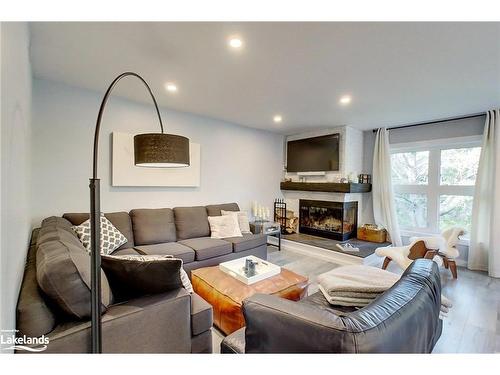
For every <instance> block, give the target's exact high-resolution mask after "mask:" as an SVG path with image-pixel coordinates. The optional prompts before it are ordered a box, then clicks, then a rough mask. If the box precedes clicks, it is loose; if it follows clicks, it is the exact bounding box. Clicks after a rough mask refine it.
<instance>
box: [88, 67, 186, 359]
mask: <svg viewBox="0 0 500 375" xmlns="http://www.w3.org/2000/svg"><path fill="white" fill-rule="evenodd" d="M129 76H130V77H136V78H138V79H139V80H140V81H141V82H142V83H143V84H144V86H146V89H147V90H148V92H149V94H150V95H151V99H153V103H154V106H155V109H156V113H157V115H158V121H159V122H160V130H161V133H146V134H138V135H136V136H134V162H135V165H136V166H138V167H156V168H176V167H188V166H189V139H188V138H186V137H183V136H180V135H175V134H165V133H164V130H163V122H162V121H161V115H160V110H159V109H158V104H157V102H156V99H155V96H154V95H153V92H152V91H151V88H150V87H149V85H148V84H147V82H146V81H145V80H144V78H142V77H141V76H140V75H139V74H137V73H133V72H125V73H122V74H120V75H119V76H118V77H116V78H115V79H114V80H113V82H111V84H110V85H109V87H108V89H107V90H106V93H105V94H104V97H103V99H102V102H101V107H100V108H99V114H98V115H97V122H96V127H95V134H94V159H93V173H92V178H91V179H90V185H89V187H90V235H91V253H90V257H91V264H90V266H91V322H92V325H91V346H92V353H101V352H102V339H101V202H100V184H99V181H100V180H99V179H98V178H97V163H98V151H99V130H100V128H101V120H102V115H103V112H104V108H105V107H106V103H107V101H108V98H109V96H110V94H111V92H112V91H113V89H114V87H115V86H116V84H117V83H118V81H120V80H121V79H122V78H125V77H129Z"/></svg>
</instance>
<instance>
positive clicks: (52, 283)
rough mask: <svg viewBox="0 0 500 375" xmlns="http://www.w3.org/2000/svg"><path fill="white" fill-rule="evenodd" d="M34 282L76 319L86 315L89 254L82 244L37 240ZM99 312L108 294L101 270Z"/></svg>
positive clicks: (109, 302)
mask: <svg viewBox="0 0 500 375" xmlns="http://www.w3.org/2000/svg"><path fill="white" fill-rule="evenodd" d="M36 269H37V280H38V285H39V286H40V288H41V289H42V290H43V291H44V293H45V294H46V295H47V296H48V297H49V298H50V299H51V300H52V301H53V302H54V303H56V304H57V305H58V306H59V308H60V309H61V310H62V311H64V312H65V313H67V314H68V315H71V316H73V317H76V318H78V319H86V318H90V301H91V297H90V255H89V253H88V252H87V251H86V250H85V248H84V247H83V245H82V244H78V245H77V244H73V243H71V242H68V241H64V240H61V239H59V240H57V239H56V240H49V241H44V242H42V243H40V244H39V245H38V247H37V252H36ZM101 293H102V312H103V313H104V312H105V311H106V309H107V307H108V306H109V305H110V304H111V303H112V294H111V290H110V288H109V285H108V281H107V279H106V275H105V274H104V272H102V271H101Z"/></svg>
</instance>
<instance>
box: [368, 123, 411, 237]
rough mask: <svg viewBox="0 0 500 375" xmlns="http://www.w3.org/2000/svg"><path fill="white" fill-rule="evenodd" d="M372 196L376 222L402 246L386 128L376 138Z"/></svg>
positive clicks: (379, 131) (380, 130)
mask: <svg viewBox="0 0 500 375" xmlns="http://www.w3.org/2000/svg"><path fill="white" fill-rule="evenodd" d="M372 196H373V215H374V218H375V224H377V225H380V226H382V227H384V228H386V229H387V231H388V232H389V235H390V236H391V240H392V244H393V245H394V246H402V245H403V244H402V241H401V234H400V232H399V225H398V219H397V217H396V208H395V204H394V192H393V190H392V180H391V151H390V148H389V133H388V132H387V130H386V129H385V128H381V129H379V130H378V131H377V137H376V138H375V150H374V151H373V179H372Z"/></svg>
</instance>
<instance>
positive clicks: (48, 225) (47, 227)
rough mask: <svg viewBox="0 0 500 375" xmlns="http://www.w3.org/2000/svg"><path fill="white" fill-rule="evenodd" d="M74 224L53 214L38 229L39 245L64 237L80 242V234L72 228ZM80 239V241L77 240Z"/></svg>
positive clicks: (73, 241)
mask: <svg viewBox="0 0 500 375" xmlns="http://www.w3.org/2000/svg"><path fill="white" fill-rule="evenodd" d="M72 226H73V225H72V224H71V223H70V222H69V221H68V220H66V219H64V218H62V217H58V216H51V217H48V218H46V219H44V220H43V221H42V226H41V227H40V230H39V231H38V236H37V239H36V241H37V245H38V244H40V243H42V242H47V241H50V240H58V239H62V240H65V241H68V242H72V243H74V244H78V242H79V241H80V240H78V236H77V234H76V232H75V231H74V230H73V229H72ZM75 239H76V240H78V242H76V241H75Z"/></svg>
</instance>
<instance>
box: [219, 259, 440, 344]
mask: <svg viewBox="0 0 500 375" xmlns="http://www.w3.org/2000/svg"><path fill="white" fill-rule="evenodd" d="M440 306H441V279H440V275H439V270H438V267H437V265H436V263H435V262H433V261H431V260H427V259H418V260H416V261H415V262H413V263H412V264H411V265H410V267H408V269H407V270H406V271H405V273H404V274H403V276H401V279H400V280H399V281H398V282H397V283H396V284H394V286H393V287H392V288H391V289H389V290H388V291H387V292H385V293H384V294H382V295H381V296H380V297H378V298H377V299H376V300H375V301H374V302H372V303H371V304H369V305H368V306H366V307H364V308H361V309H359V310H356V309H354V308H347V307H346V308H342V307H340V306H339V307H336V306H331V305H330V304H329V303H328V302H327V300H326V299H325V297H324V296H323V294H322V293H321V292H318V293H315V294H313V295H311V296H309V297H307V298H305V299H304V300H302V301H300V302H293V301H288V300H285V299H283V298H279V297H276V296H269V295H263V294H256V295H254V296H252V297H250V298H248V299H246V300H245V301H244V302H243V314H244V316H245V322H246V327H244V328H241V329H240V330H238V331H236V332H234V333H232V334H231V335H229V336H227V337H226V338H225V339H224V340H223V341H222V344H221V352H222V353H431V352H432V349H433V348H434V345H435V344H436V342H437V341H438V339H439V337H440V336H441V331H442V326H443V324H442V320H441V319H440V318H439V311H440Z"/></svg>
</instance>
